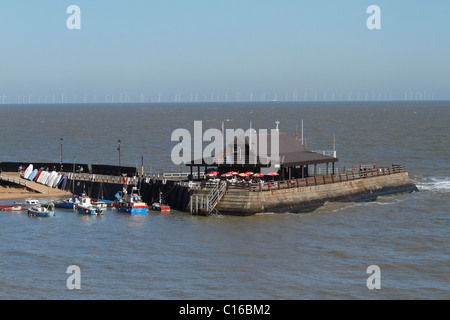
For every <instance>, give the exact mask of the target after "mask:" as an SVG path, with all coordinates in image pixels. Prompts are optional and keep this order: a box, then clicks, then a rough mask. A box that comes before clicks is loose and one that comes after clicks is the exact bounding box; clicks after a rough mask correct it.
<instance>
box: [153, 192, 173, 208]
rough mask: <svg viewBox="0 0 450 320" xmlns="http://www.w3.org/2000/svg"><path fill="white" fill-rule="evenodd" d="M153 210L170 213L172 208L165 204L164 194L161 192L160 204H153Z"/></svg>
mask: <svg viewBox="0 0 450 320" xmlns="http://www.w3.org/2000/svg"><path fill="white" fill-rule="evenodd" d="M152 210H155V211H161V212H168V211H170V206H168V205H166V204H164V200H163V197H162V192H160V196H159V201H158V202H154V203H153V204H152Z"/></svg>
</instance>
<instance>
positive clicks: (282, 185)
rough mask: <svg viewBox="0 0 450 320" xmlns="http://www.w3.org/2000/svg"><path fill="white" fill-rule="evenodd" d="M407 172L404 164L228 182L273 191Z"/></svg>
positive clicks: (240, 186)
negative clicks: (286, 178) (332, 173)
mask: <svg viewBox="0 0 450 320" xmlns="http://www.w3.org/2000/svg"><path fill="white" fill-rule="evenodd" d="M401 172H406V169H405V166H404V165H392V166H391V167H382V168H376V167H375V168H369V169H368V168H366V169H365V170H364V169H363V170H361V171H359V172H356V173H355V172H352V173H348V172H346V173H341V174H336V175H326V176H314V177H307V178H301V179H289V180H284V181H264V182H257V183H251V182H248V181H242V182H237V183H229V182H227V188H229V189H247V190H249V191H253V192H257V191H273V190H281V189H291V188H298V187H309V186H317V185H324V184H331V183H339V182H346V181H355V180H360V179H365V178H371V177H378V176H387V175H391V174H396V173H401Z"/></svg>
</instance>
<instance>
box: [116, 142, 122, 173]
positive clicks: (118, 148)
mask: <svg viewBox="0 0 450 320" xmlns="http://www.w3.org/2000/svg"><path fill="white" fill-rule="evenodd" d="M121 142H122V141H120V140H117V143H118V144H119V146H118V147H117V150H118V151H119V167H120V166H121V165H120V143H121Z"/></svg>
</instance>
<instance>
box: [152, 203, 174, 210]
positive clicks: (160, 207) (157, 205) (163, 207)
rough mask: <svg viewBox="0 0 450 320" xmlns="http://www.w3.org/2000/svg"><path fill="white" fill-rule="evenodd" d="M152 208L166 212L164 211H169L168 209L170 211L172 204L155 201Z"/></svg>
mask: <svg viewBox="0 0 450 320" xmlns="http://www.w3.org/2000/svg"><path fill="white" fill-rule="evenodd" d="M152 210H155V211H161V212H164V211H165V212H168V211H170V206H167V205H165V204H161V203H159V202H155V203H153V204H152Z"/></svg>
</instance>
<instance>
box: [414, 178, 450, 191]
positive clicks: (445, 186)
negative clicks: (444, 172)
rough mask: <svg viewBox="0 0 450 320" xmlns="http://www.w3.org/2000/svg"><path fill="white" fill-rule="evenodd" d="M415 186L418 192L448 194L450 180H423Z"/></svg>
mask: <svg viewBox="0 0 450 320" xmlns="http://www.w3.org/2000/svg"><path fill="white" fill-rule="evenodd" d="M416 186H417V188H418V189H419V190H430V191H439V192H448V191H450V178H448V177H446V178H425V179H424V180H422V181H417V182H416Z"/></svg>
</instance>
